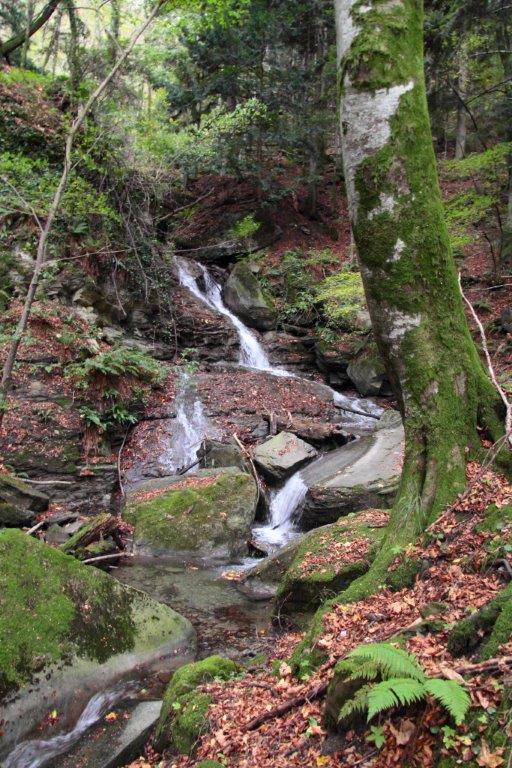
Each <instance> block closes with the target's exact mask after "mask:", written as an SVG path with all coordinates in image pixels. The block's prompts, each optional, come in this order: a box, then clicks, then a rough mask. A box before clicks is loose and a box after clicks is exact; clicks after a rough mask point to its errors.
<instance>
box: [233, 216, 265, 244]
mask: <svg viewBox="0 0 512 768" xmlns="http://www.w3.org/2000/svg"><path fill="white" fill-rule="evenodd" d="M259 228H260V225H259V224H258V222H257V221H255V220H254V214H253V213H250V214H248V215H247V216H244V218H243V219H240V221H237V222H236V224H235V225H234V226H233V227H232V228H231V231H232V233H233V235H234V236H235V237H237V238H240V239H241V240H248V239H249V238H251V237H252V236H253V235H254V234H256V232H257V231H258V229H259Z"/></svg>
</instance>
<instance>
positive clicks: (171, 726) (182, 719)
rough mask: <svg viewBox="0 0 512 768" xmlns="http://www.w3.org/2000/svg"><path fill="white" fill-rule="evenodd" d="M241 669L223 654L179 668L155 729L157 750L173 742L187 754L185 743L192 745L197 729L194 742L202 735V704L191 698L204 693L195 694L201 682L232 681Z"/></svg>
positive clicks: (167, 693)
mask: <svg viewBox="0 0 512 768" xmlns="http://www.w3.org/2000/svg"><path fill="white" fill-rule="evenodd" d="M237 672H238V666H237V665H236V664H235V662H234V661H231V660H230V659H225V658H224V657H222V656H210V657H208V658H207V659H203V660H202V661H196V662H195V663H193V664H186V665H185V666H184V667H181V668H180V669H178V670H177V671H176V672H175V673H174V675H173V678H172V680H171V682H170V683H169V685H168V687H167V690H166V692H165V696H164V700H163V703H162V711H161V713H160V719H159V721H158V725H157V728H156V732H155V745H156V746H157V749H160V750H161V749H164V748H165V747H167V746H168V745H169V743H171V742H173V743H174V744H175V746H176V747H177V748H178V750H179V751H180V752H182V753H183V754H185V753H187V752H188V751H189V749H182V746H183V745H186V744H188V742H189V739H190V738H191V734H193V733H194V732H195V736H194V738H193V740H192V744H193V743H194V742H195V740H196V738H197V734H198V731H197V730H195V727H196V725H197V724H199V725H200V726H201V727H202V722H203V720H204V713H203V717H202V718H201V717H200V716H199V713H200V712H201V711H202V706H199V707H194V706H191V704H190V702H194V701H195V703H197V700H193V699H191V698H190V697H191V696H202V694H195V693H194V692H195V689H196V688H197V687H198V686H199V685H202V684H204V683H207V682H211V681H212V680H215V679H220V680H228V679H229V678H230V677H232V676H233V675H235V674H236V673H237ZM206 698H208V697H206ZM202 701H203V699H200V702H202ZM207 708H208V707H207V706H206V709H207ZM178 719H179V722H178V723H177V722H176V721H177V720H178ZM199 721H201V722H199ZM176 738H177V739H178V741H179V744H178V742H177V741H176ZM180 745H181V746H180Z"/></svg>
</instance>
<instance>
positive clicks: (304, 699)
mask: <svg viewBox="0 0 512 768" xmlns="http://www.w3.org/2000/svg"><path fill="white" fill-rule="evenodd" d="M330 682H331V681H330V680H324V681H323V682H321V683H318V684H317V685H315V686H314V688H310V689H308V690H307V691H305V693H302V694H300V696H295V697H294V698H293V699H288V701H283V703H282V704H279V705H278V706H277V707H274V708H273V709H271V710H269V711H268V712H264V713H263V714H262V715H259V716H258V717H254V718H253V719H252V720H249V722H248V723H247V725H246V726H245V728H244V731H255V730H256V728H259V727H260V725H263V723H266V722H267V721H268V720H274V719H275V718H276V717H282V716H283V715H286V714H287V713H288V712H290V711H291V710H292V709H295V708H296V707H301V706H302V705H303V704H308V703H309V702H311V701H315V700H316V699H319V698H320V697H321V696H323V695H324V693H326V691H327V688H328V687H329V683H330Z"/></svg>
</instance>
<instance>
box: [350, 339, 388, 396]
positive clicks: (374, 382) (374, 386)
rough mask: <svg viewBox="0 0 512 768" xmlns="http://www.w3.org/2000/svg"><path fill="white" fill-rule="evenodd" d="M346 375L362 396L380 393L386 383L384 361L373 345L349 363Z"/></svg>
mask: <svg viewBox="0 0 512 768" xmlns="http://www.w3.org/2000/svg"><path fill="white" fill-rule="evenodd" d="M347 375H348V376H349V378H350V380H351V381H352V382H353V383H354V386H355V387H356V389H357V391H358V392H359V394H360V395H362V396H363V397H367V396H375V395H379V394H381V393H382V390H383V389H384V387H385V385H386V370H385V367H384V362H383V360H382V358H381V357H380V355H379V353H378V352H377V349H376V348H375V347H374V346H373V345H372V346H370V347H368V348H367V349H365V350H364V351H363V352H362V353H361V354H360V355H358V356H357V357H356V359H355V360H352V361H351V362H350V363H349V365H348V367H347Z"/></svg>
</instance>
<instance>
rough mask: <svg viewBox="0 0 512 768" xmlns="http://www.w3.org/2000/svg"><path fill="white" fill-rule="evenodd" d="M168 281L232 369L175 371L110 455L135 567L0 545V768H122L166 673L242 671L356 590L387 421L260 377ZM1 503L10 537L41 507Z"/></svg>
mask: <svg viewBox="0 0 512 768" xmlns="http://www.w3.org/2000/svg"><path fill="white" fill-rule="evenodd" d="M180 269H181V272H180V279H181V288H182V290H184V291H187V292H188V295H189V297H190V298H191V300H193V301H196V302H199V303H200V304H201V306H202V307H204V310H205V312H206V313H209V316H214V317H216V318H217V320H218V321H219V322H220V323H221V324H222V325H224V324H225V323H227V326H226V327H228V328H229V329H230V334H231V333H232V332H233V331H234V332H235V335H236V337H237V338H238V345H236V347H235V349H238V353H237V354H238V362H236V361H235V360H233V359H232V358H233V355H232V354H231V351H230V352H229V355H228V358H229V357H230V358H231V360H230V361H229V362H226V361H225V359H224V360H220V359H219V360H218V361H217V362H215V361H212V360H211V359H210V360H209V362H208V363H207V364H202V365H201V366H200V367H199V369H198V370H196V369H194V370H191V369H184V370H182V372H181V374H180V375H179V376H178V377H177V378H176V379H175V380H174V381H173V383H172V387H173V391H172V393H169V394H168V396H166V393H165V392H164V393H163V396H161V399H160V403H159V404H156V405H155V403H153V404H151V405H150V406H149V407H148V408H147V410H146V414H145V415H143V417H142V419H141V421H140V422H139V424H138V425H137V427H136V428H135V429H134V430H133V431H132V434H131V435H130V437H129V439H128V440H127V441H126V443H125V444H124V443H123V453H122V456H121V457H120V460H119V469H120V472H121V478H122V487H123V491H124V493H125V498H124V501H123V512H122V514H123V519H124V521H125V523H126V524H128V525H129V526H130V531H131V538H130V544H129V547H130V554H131V555H132V557H131V558H130V559H129V560H126V561H125V562H124V563H123V564H119V563H117V564H116V566H115V567H114V568H112V569H111V573H110V574H106V573H103V572H101V571H99V570H97V569H91V568H88V567H87V566H85V565H82V564H81V563H79V562H78V561H76V560H75V559H73V558H72V557H69V555H68V554H65V553H64V552H62V551H59V550H56V549H52V548H50V547H48V546H47V545H45V544H43V543H40V542H38V541H36V540H34V539H33V538H31V537H29V536H27V535H26V533H22V532H20V531H19V530H14V529H12V530H8V531H4V532H2V533H1V535H0V548H1V552H0V559H1V561H2V565H3V566H4V564H5V568H3V575H1V576H0V588H1V589H0V595H1V597H0V601H1V602H2V609H3V611H4V615H6V616H7V617H8V620H7V622H5V625H4V626H5V627H6V631H5V633H4V634H5V638H6V639H5V641H4V642H3V645H2V648H1V649H0V662H1V667H0V670H1V674H0V686H1V688H2V710H1V719H2V729H3V738H2V742H1V745H0V761H2V760H3V762H0V764H1V765H2V768H39V767H41V768H42V767H43V766H45V765H52V766H55V767H56V768H71V765H74V764H78V763H77V761H78V762H79V764H80V765H81V766H82V767H83V768H105V767H108V768H115V766H117V765H122V764H123V763H124V762H126V760H127V759H128V758H129V757H131V756H133V754H135V753H136V752H137V750H140V748H141V744H142V741H143V737H144V736H145V735H146V733H147V732H148V729H149V728H150V727H151V725H152V724H154V722H155V720H156V717H157V713H158V712H159V711H160V698H161V697H162V695H163V694H164V690H165V684H166V682H167V680H168V678H169V676H170V675H171V674H172V671H173V670H174V669H176V668H178V667H181V666H183V665H184V664H186V662H187V661H189V660H191V659H193V658H197V657H199V658H209V657H210V656H211V655H212V654H222V655H223V656H228V657H230V658H231V659H233V660H235V661H236V662H237V663H238V664H240V663H241V664H248V663H250V662H251V659H252V658H253V657H255V656H257V655H258V654H260V653H265V652H266V651H268V650H269V648H270V647H271V645H272V633H273V632H276V631H279V629H280V627H281V626H283V625H286V626H289V625H293V626H299V627H300V626H302V625H303V624H304V621H305V620H306V619H307V617H308V616H310V615H311V613H312V612H313V611H314V610H315V608H316V607H317V606H318V604H319V603H320V602H321V601H322V600H324V599H326V597H328V596H330V595H331V594H335V593H336V592H337V591H339V590H340V589H342V588H343V587H344V586H346V585H347V584H348V583H350V581H351V580H353V579H354V578H356V577H357V576H358V575H360V574H361V573H364V572H365V570H367V568H368V567H369V563H370V562H371V558H372V556H373V554H374V552H375V551H376V547H377V546H378V542H379V541H380V538H381V537H382V535H383V531H384V528H385V525H386V521H387V517H386V513H385V512H384V511H382V510H383V509H384V508H386V507H388V506H389V504H390V502H391V501H392V498H393V495H394V492H395V490H396V487H397V483H398V478H399V475H400V469H401V453H402V442H403V430H402V427H401V423H400V419H399V417H397V415H396V414H395V413H394V412H393V411H386V412H384V411H383V410H382V408H380V407H377V406H376V405H375V404H373V403H372V402H371V401H365V400H361V399H357V398H352V399H351V398H347V397H345V396H343V395H340V394H339V393H336V392H334V391H333V390H332V389H330V388H329V387H328V386H325V384H322V383H320V382H317V381H315V380H312V379H307V378H302V377H300V376H298V375H297V372H296V370H295V371H293V372H291V371H287V370H285V368H284V367H281V365H280V364H279V362H280V361H279V360H272V362H271V361H270V358H269V354H268V352H267V350H266V349H265V348H264V346H263V345H262V343H261V338H260V336H259V335H258V332H257V331H255V330H252V329H249V328H248V327H247V326H246V325H245V324H244V323H243V321H242V320H241V319H240V318H239V317H238V316H237V315H235V314H234V313H233V311H232V309H228V307H227V306H226V305H224V300H223V296H222V292H221V289H220V286H219V285H218V284H217V283H216V282H215V280H214V279H213V278H212V277H211V276H210V275H209V273H208V272H206V271H205V269H204V268H200V269H199V272H197V273H196V276H194V271H193V270H191V268H190V267H187V266H186V265H185V266H183V265H182V266H181V268H180ZM237 280H238V278H237ZM232 282H233V285H232V286H231V294H233V292H234V291H235V288H236V281H232ZM231 294H230V305H231V306H233V307H235V306H236V300H235V298H233V295H231ZM258 301H259V302H260V304H261V301H262V300H261V297H259V298H258ZM260 310H261V311H259V314H258V317H259V318H260V319H261V318H264V316H265V312H264V308H263V307H262V306H260ZM244 312H248V310H247V309H244ZM245 316H246V315H244V317H245ZM265 317H266V316H265ZM267 320H268V318H267V319H266V320H265V324H266V323H267ZM258 322H260V321H258ZM261 323H263V319H261ZM261 323H260V325H261ZM261 327H264V326H263V325H262V326H261ZM215 338H216V343H217V342H218V341H219V339H218V338H217V337H215ZM232 348H233V347H232V337H231V335H229V344H228V349H229V350H232ZM85 476H86V477H88V475H87V473H85ZM57 482H59V481H58V480H57ZM63 482H70V481H69V480H66V481H63ZM28 488H29V489H30V486H28ZM9 494H10V495H9ZM59 494H60V495H59V498H62V497H63V495H64V496H65V489H64V488H63V487H60V489H59ZM0 496H1V499H2V509H3V511H4V512H5V514H7V511H8V509H7V507H8V505H10V506H9V514H12V513H13V510H18V512H19V511H20V510H21V511H22V512H23V511H25V514H24V515H23V514H22V515H21V517H20V518H19V519H18V520H17V522H16V524H18V525H29V524H30V523H31V522H33V520H34V518H35V517H36V514H37V512H38V510H39V511H41V509H43V508H44V505H45V502H44V498H45V494H44V492H43V493H40V498H39V499H38V497H37V493H36V492H32V493H28V491H27V489H26V487H25V486H24V485H23V483H21V484H19V483H18V487H17V488H15V489H14V490H13V488H12V487H10V488H6V487H3V488H2V487H0ZM21 518H23V519H21ZM65 518H66V519H65V520H64V519H63V520H62V521H56V527H57V529H58V531H57V533H58V532H59V531H61V533H60V534H59V536H63V540H64V543H62V539H59V536H57V539H55V541H59V543H60V544H61V547H64V548H65V547H66V543H65V540H66V537H67V532H66V531H65V530H64V528H63V525H65V524H69V517H66V516H65ZM4 524H5V518H4ZM7 524H9V525H10V524H12V523H7ZM73 530H75V529H73ZM62 531H63V533H62ZM306 531H309V533H307V532H306ZM70 533H71V531H70ZM54 535H55V531H54ZM68 551H72V550H69V547H68ZM263 555H266V556H265V557H264V556H263ZM216 664H217V663H216ZM214 666H215V665H214ZM215 668H217V667H216V666H215ZM201 669H202V668H201ZM194 674H195V673H194ZM201 674H203V673H202V672H201V673H200V675H201ZM208 674H210V673H209V672H208ZM212 674H213V673H212ZM201 679H203V678H201ZM180 706H181V705H180ZM107 710H109V711H108V712H107ZM106 715H108V716H109V717H110V716H111V720H110V721H108V722H109V723H110V725H109V726H106V725H105V716H106ZM168 717H169V712H168V713H167V718H168ZM171 719H172V718H171ZM123 721H126V722H125V725H126V727H124V726H123ZM114 723H115V727H114V725H113V724H114ZM129 726H130V727H129ZM165 727H167V726H165ZM162 728H164V726H163V725H162V723H161V724H160V726H159V734H160V738H163V737H162V733H163V731H162ZM127 730H128V732H127ZM164 730H165V729H164ZM171 730H172V729H171ZM165 733H166V734H167V736H166V738H165V739H164V741H162V742H161V745H162V746H168V745H169V744H172V745H173V746H174V748H177V749H180V744H181V745H183V743H184V742H183V741H180V739H181V737H182V736H183V734H182V733H181V732H180V733H181V736H180V737H179V738H178V736H176V735H175V736H169V734H168V733H167V731H165ZM87 734H88V735H87ZM112 739H113V742H112V743H113V744H115V745H116V748H115V749H109V748H106V747H105V740H106V741H107V744H108V742H109V740H112ZM65 755H67V757H66V756H65ZM73 760H75V763H74V762H73Z"/></svg>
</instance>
